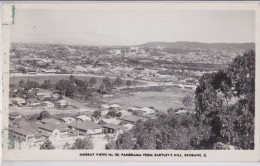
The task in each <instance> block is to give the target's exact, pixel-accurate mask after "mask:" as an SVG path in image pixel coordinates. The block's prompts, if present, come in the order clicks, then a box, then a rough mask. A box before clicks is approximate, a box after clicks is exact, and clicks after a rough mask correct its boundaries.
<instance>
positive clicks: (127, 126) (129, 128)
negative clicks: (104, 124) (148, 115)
mask: <svg viewBox="0 0 260 166" xmlns="http://www.w3.org/2000/svg"><path fill="white" fill-rule="evenodd" d="M122 126H123V127H125V128H126V130H132V128H133V126H134V125H133V124H125V125H122Z"/></svg>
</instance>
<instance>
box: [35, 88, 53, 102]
mask: <svg viewBox="0 0 260 166" xmlns="http://www.w3.org/2000/svg"><path fill="white" fill-rule="evenodd" d="M51 95H52V93H51V92H49V91H46V90H40V91H39V92H37V97H38V98H39V99H40V100H44V99H46V98H50V97H51Z"/></svg>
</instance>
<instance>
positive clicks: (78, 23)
mask: <svg viewBox="0 0 260 166" xmlns="http://www.w3.org/2000/svg"><path fill="white" fill-rule="evenodd" d="M175 41H194V42H205V43H243V42H254V41H255V15H254V12H253V11H224V10H219V11H217V10H215V11H212V10H211V11H210V10H204V11H202V10H197V11H195V10H193V11H191V10H186V11H184V10H156V9H154V10H144V9H142V10H141V9H139V10H138V9H137V10H130V9H129V10H109V9H108V10H83V9H80V10H75V9H71V10H70V9H67V10H66V9H59V10H58V9H37V10H35V9H16V11H15V24H14V25H13V26H12V27H11V42H17V43H42V44H68V45H107V46H112V45H138V44H144V43H147V42H175Z"/></svg>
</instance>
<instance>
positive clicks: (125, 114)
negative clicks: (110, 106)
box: [119, 110, 132, 116]
mask: <svg viewBox="0 0 260 166" xmlns="http://www.w3.org/2000/svg"><path fill="white" fill-rule="evenodd" d="M119 112H120V113H121V114H122V116H128V115H132V113H131V112H128V111H126V110H120V111H119Z"/></svg>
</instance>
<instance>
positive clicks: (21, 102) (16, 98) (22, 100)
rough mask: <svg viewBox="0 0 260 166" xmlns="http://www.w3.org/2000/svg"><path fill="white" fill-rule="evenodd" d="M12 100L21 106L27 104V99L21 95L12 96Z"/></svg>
mask: <svg viewBox="0 0 260 166" xmlns="http://www.w3.org/2000/svg"><path fill="white" fill-rule="evenodd" d="M10 101H11V102H12V103H13V104H15V105H19V106H22V105H25V104H26V101H25V100H24V99H23V98H20V97H15V98H12V99H10Z"/></svg>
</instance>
